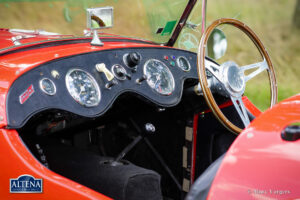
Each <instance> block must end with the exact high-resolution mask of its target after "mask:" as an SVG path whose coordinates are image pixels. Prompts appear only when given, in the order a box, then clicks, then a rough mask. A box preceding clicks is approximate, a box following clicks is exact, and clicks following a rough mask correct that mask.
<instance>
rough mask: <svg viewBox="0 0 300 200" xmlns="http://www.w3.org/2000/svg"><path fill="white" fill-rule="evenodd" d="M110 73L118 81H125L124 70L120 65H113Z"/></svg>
mask: <svg viewBox="0 0 300 200" xmlns="http://www.w3.org/2000/svg"><path fill="white" fill-rule="evenodd" d="M111 71H112V73H113V75H114V76H115V77H116V78H117V79H119V80H125V79H126V74H127V72H126V69H125V68H124V67H123V66H122V65H118V64H116V65H114V66H112V68H111Z"/></svg>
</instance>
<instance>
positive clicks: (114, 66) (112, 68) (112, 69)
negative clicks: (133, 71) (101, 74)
mask: <svg viewBox="0 0 300 200" xmlns="http://www.w3.org/2000/svg"><path fill="white" fill-rule="evenodd" d="M116 66H120V67H122V68H123V69H124V70H125V74H126V73H127V71H126V69H125V67H123V65H120V64H115V65H113V66H112V67H111V72H112V73H113V75H114V76H115V77H116V78H117V79H119V80H121V81H124V80H125V79H126V76H124V77H123V78H121V77H119V76H118V75H117V74H116V73H115V71H114V68H116Z"/></svg>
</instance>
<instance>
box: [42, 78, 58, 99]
mask: <svg viewBox="0 0 300 200" xmlns="http://www.w3.org/2000/svg"><path fill="white" fill-rule="evenodd" d="M40 89H41V90H42V91H43V92H44V93H45V94H48V95H51V96H52V95H55V93H56V87H55V84H54V83H53V81H51V80H50V79H49V78H43V79H41V80H40Z"/></svg>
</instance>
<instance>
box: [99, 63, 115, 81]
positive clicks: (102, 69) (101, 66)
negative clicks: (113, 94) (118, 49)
mask: <svg viewBox="0 0 300 200" xmlns="http://www.w3.org/2000/svg"><path fill="white" fill-rule="evenodd" d="M96 70H97V71H98V72H100V73H101V72H103V73H104V74H105V77H106V79H107V80H108V81H111V80H113V79H114V75H113V74H112V73H111V72H110V71H109V70H108V69H107V68H106V65H105V64H104V63H100V64H97V65H96Z"/></svg>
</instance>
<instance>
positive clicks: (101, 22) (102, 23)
mask: <svg viewBox="0 0 300 200" xmlns="http://www.w3.org/2000/svg"><path fill="white" fill-rule="evenodd" d="M112 26H113V7H102V8H88V9H87V27H88V28H89V29H91V30H95V29H104V28H110V27H112Z"/></svg>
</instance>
